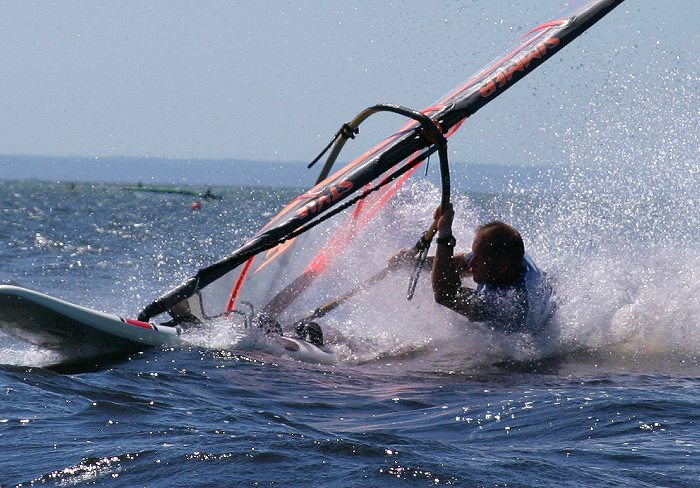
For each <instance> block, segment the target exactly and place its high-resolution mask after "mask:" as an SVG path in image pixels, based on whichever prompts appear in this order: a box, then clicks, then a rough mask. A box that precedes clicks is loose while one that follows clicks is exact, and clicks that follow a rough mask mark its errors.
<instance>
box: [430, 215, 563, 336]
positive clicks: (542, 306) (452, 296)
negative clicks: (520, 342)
mask: <svg viewBox="0 0 700 488" xmlns="http://www.w3.org/2000/svg"><path fill="white" fill-rule="evenodd" d="M435 218H436V219H437V239H436V242H437V251H436V253H435V258H434V260H433V271H432V285H433V293H434V295H435V301H436V302H437V303H439V304H440V305H443V306H445V307H448V308H450V309H452V310H454V311H455V312H457V313H460V314H462V315H464V316H466V317H467V318H468V319H469V320H470V321H472V322H486V323H488V324H489V325H491V326H492V327H494V328H495V329H497V330H500V331H502V332H507V333H511V332H539V331H540V330H541V329H542V328H543V327H544V326H545V325H546V323H547V320H548V319H549V318H550V316H551V315H552V304H551V295H552V289H551V286H550V284H549V282H548V281H547V279H546V276H545V274H544V273H542V272H541V271H540V270H539V269H538V268H537V266H536V265H535V263H534V262H533V261H532V259H531V258H530V257H529V256H528V255H527V254H526V253H525V246H524V244H523V239H522V237H521V236H520V233H519V232H518V231H517V230H516V229H515V228H513V227H511V226H510V225H508V224H505V223H503V222H499V221H493V222H490V223H488V224H485V225H482V226H480V227H478V228H477V231H476V235H475V236H474V241H473V242H472V250H471V252H469V253H466V254H457V255H455V254H454V250H455V244H456V240H455V238H454V236H453V235H452V222H453V220H454V210H453V208H452V205H448V206H447V207H446V208H445V209H444V211H443V210H442V208H440V207H438V208H437V209H436V211H435ZM465 275H466V276H471V278H472V279H473V281H474V282H475V283H476V284H477V287H476V289H472V288H468V287H466V286H463V285H462V281H461V278H460V276H465Z"/></svg>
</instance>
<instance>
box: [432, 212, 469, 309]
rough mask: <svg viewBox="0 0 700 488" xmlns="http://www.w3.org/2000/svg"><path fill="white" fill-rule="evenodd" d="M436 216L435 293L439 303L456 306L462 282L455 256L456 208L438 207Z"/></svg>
mask: <svg viewBox="0 0 700 488" xmlns="http://www.w3.org/2000/svg"><path fill="white" fill-rule="evenodd" d="M435 218H436V219H438V227H437V228H438V231H437V239H436V242H437V250H436V251H435V260H434V261H433V274H432V280H433V294H434V295H435V301H436V302H437V303H439V304H440V305H444V306H446V307H449V308H454V306H455V299H456V298H457V294H458V292H459V290H460V288H461V286H462V282H461V281H460V279H459V273H458V271H457V266H455V260H454V258H453V254H454V237H453V236H452V221H453V220H454V209H453V208H452V205H451V204H450V205H448V206H447V207H446V208H445V209H442V208H441V207H438V208H437V209H436V210H435Z"/></svg>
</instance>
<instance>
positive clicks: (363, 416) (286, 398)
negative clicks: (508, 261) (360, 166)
mask: <svg viewBox="0 0 700 488" xmlns="http://www.w3.org/2000/svg"><path fill="white" fill-rule="evenodd" d="M625 171H627V170H624V169H621V170H620V171H619V172H618V173H616V174H615V178H614V181H616V182H617V183H615V184H614V186H615V188H614V189H613V190H614V191H612V190H610V191H608V189H607V188H606V187H605V186H604V185H603V182H604V181H606V179H605V178H599V179H598V180H597V181H598V186H597V187H596V188H595V190H594V191H589V189H591V188H592V187H593V186H594V185H592V184H591V183H589V184H586V183H584V181H585V180H584V178H583V176H581V175H580V174H579V173H578V172H577V171H571V172H570V173H569V174H567V175H565V176H564V177H563V178H560V180H559V183H557V184H556V185H551V186H553V187H556V188H558V189H559V191H553V190H551V188H550V185H548V186H547V189H542V188H539V189H538V188H537V187H532V188H529V190H528V191H520V190H518V189H517V188H514V189H512V191H507V192H503V193H498V194H488V193H468V192H466V193H465V192H457V193H456V194H455V196H454V201H455V206H456V208H457V215H458V217H457V220H458V223H457V224H456V226H455V233H456V234H457V237H458V242H459V244H458V246H465V247H468V245H469V242H470V239H471V237H472V236H473V227H474V225H475V224H477V223H479V222H483V221H485V220H490V219H494V218H498V219H502V220H506V221H508V222H511V223H512V224H513V225H515V226H517V227H518V228H519V229H520V230H521V231H522V233H523V236H524V238H525V241H526V245H527V247H528V250H529V251H530V253H531V254H532V255H533V256H534V257H535V259H536V260H537V261H538V263H539V264H540V265H541V267H543V268H544V269H545V270H547V272H548V273H550V275H551V276H553V277H554V278H555V280H556V290H557V302H558V309H557V314H556V317H555V324H554V327H555V332H556V333H552V334H550V335H549V336H548V339H547V340H546V341H543V342H538V341H533V340H532V339H531V338H528V337H525V336H521V337H510V336H504V335H499V334H498V333H496V332H494V331H492V330H490V329H488V328H487V327H484V326H480V325H478V324H468V323H466V322H465V321H460V320H455V318H454V316H452V315H450V314H449V313H448V312H446V311H441V310H440V308H439V307H437V306H436V305H434V304H433V303H432V300H431V299H430V289H429V283H427V281H426V278H427V277H426V276H424V277H423V281H421V283H420V284H419V287H418V293H417V295H418V296H417V297H416V298H415V299H414V300H416V301H417V302H416V303H415V304H413V305H411V306H407V305H406V301H405V298H404V295H405V293H404V291H405V282H401V283H400V284H399V285H396V286H395V285H391V284H379V285H378V288H377V289H376V290H375V291H374V292H373V293H365V294H361V295H360V296H358V297H357V299H356V301H355V303H352V304H348V305H347V308H346V309H345V311H343V310H342V308H341V309H340V310H339V311H338V313H337V314H335V315H334V314H329V316H328V317H326V318H325V319H324V320H323V321H321V323H322V325H323V326H324V327H325V326H328V327H332V328H334V329H336V330H340V331H341V332H342V334H341V335H340V336H339V338H338V339H336V343H335V344H334V347H335V348H336V350H337V352H338V354H339V357H340V360H339V362H338V364H336V365H332V366H320V365H314V364H306V363H301V362H297V361H294V360H292V359H290V358H286V357H284V356H283V355H279V354H275V351H272V350H270V349H269V348H266V347H265V344H264V340H261V339H260V338H259V337H253V336H251V335H250V334H248V335H246V334H245V333H241V331H240V329H237V331H235V332H234V331H231V330H230V329H231V328H227V327H225V326H222V325H218V326H217V327H216V328H215V330H214V331H205V332H201V333H200V335H195V336H194V337H193V338H192V340H191V344H188V345H187V346H183V347H176V348H164V349H158V348H156V349H150V350H146V351H143V352H140V353H136V354H132V355H129V356H123V357H116V358H108V359H104V360H101V361H92V362H86V363H83V364H82V365H77V366H71V367H61V366H60V365H61V364H63V363H65V361H66V360H68V359H70V358H66V357H63V356H62V355H61V353H59V352H56V351H46V350H41V349H38V348H36V347H33V346H28V345H25V344H23V343H20V342H18V341H16V340H13V339H11V338H10V337H7V336H4V335H2V336H0V363H2V366H0V384H1V385H2V400H0V439H1V443H2V446H3V448H2V451H1V452H0V483H2V486H14V485H22V486H31V485H58V486H72V485H81V484H97V485H112V486H254V485H257V486H260V485H266V486H269V485H272V486H310V485H315V486H327V485H328V486H405V485H407V484H408V485H411V486H432V485H456V486H553V485H557V486H581V485H589V486H603V485H609V486H635V487H636V486H693V485H698V484H700V468H699V467H698V465H699V462H700V455H699V453H700V449H699V448H698V445H697V442H698V441H697V438H698V433H699V432H700V431H699V429H698V422H700V410H699V409H698V408H697V402H698V399H699V398H700V359H699V353H700V331H699V329H698V323H699V319H700V306H699V303H698V295H699V291H700V277H699V276H698V273H697V270H698V267H699V266H698V265H699V264H700V263H699V262H698V259H699V258H698V256H699V254H698V237H699V236H698V230H697V229H698V226H697V224H698V222H697V215H698V212H697V210H698V208H697V207H698V202H697V198H696V197H697V195H696V194H695V195H693V191H694V188H696V186H692V185H690V184H688V185H687V188H686V189H684V188H683V187H682V185H684V183H683V182H682V181H679V183H678V185H675V186H674V185H671V184H669V185H666V186H660V185H658V184H657V185H650V189H649V191H648V192H647V193H645V192H644V191H643V190H640V193H639V194H636V193H635V195H636V196H635V197H634V198H632V197H631V196H630V195H629V194H623V192H621V191H620V190H619V185H621V184H622V183H621V182H624V181H625V178H627V181H628V182H631V181H633V179H634V175H633V173H629V174H627V173H625ZM674 171H675V172H676V176H677V174H678V173H679V172H680V173H683V171H684V170H683V167H681V168H680V169H679V168H676V169H674ZM560 176H561V175H560ZM589 176H590V174H589ZM685 176H686V177H690V176H695V177H697V174H694V175H693V174H686V175H685ZM683 181H685V180H683ZM562 182H565V183H566V184H564V183H562ZM696 184H697V182H696ZM652 187H653V188H652ZM562 188H563V189H564V190H563V191H562ZM652 189H653V190H654V191H652ZM656 189H659V191H656ZM0 190H1V191H0V199H1V202H2V205H1V209H2V210H1V211H2V226H1V227H0V236H1V237H2V248H1V253H2V259H1V261H0V280H1V281H3V282H13V283H17V284H20V285H23V286H26V287H29V288H33V289H36V290H39V291H42V292H45V293H48V294H51V295H54V296H57V297H60V298H63V299H66V300H69V301H72V302H75V303H79V304H82V305H85V306H88V307H91V308H95V309H98V310H104V311H108V312H111V313H115V314H119V315H127V316H134V315H135V314H137V313H138V311H139V310H140V308H141V307H142V306H144V305H145V304H146V303H148V301H149V300H151V299H153V298H155V297H156V296H158V295H159V294H160V293H162V292H163V291H165V290H167V289H168V288H170V287H171V286H173V285H175V284H177V283H178V282H179V281H181V280H182V279H184V278H185V277H187V276H188V275H190V274H192V273H193V272H194V271H195V270H196V269H197V268H198V267H199V266H202V265H206V264H208V263H210V262H212V261H213V260H215V259H217V258H220V257H222V256H223V255H225V254H226V253H227V252H230V250H232V249H234V248H235V247H236V246H237V245H239V244H240V243H241V242H242V241H243V240H244V238H246V237H248V236H249V235H250V233H251V232H252V230H253V229H257V228H259V227H260V226H261V225H262V224H263V223H264V222H265V221H266V220H267V219H269V218H270V217H271V215H272V212H274V211H275V210H276V209H278V208H279V207H280V206H281V205H282V204H283V203H284V202H286V201H287V200H289V199H290V198H292V197H293V196H294V195H295V190H292V189H277V190H270V189H256V188H234V187H231V188H216V192H217V193H221V194H222V195H223V198H222V199H221V200H218V201H205V202H203V206H202V209H201V210H199V211H194V210H192V208H191V204H192V201H191V200H192V197H188V196H182V195H162V194H159V195H148V194H144V193H132V192H129V191H126V190H124V189H123V188H122V187H121V186H119V185H109V184H85V183H81V184H75V185H73V184H68V183H46V182H37V181H25V182H13V181H5V182H0ZM399 197H400V199H401V201H402V206H400V207H397V208H398V210H397V211H396V215H395V218H396V219H399V220H401V219H403V220H404V224H405V226H407V227H409V228H410V227H411V225H412V226H413V228H415V231H416V232H415V233H416V235H419V233H420V231H421V230H422V229H421V228H420V226H417V225H416V224H415V221H414V224H411V223H410V220H411V219H412V218H414V219H418V220H420V219H421V218H423V219H425V218H429V214H430V213H431V212H432V206H434V205H435V203H436V202H437V201H438V198H437V197H438V192H437V188H435V187H434V186H433V185H432V184H430V183H425V182H417V183H415V184H410V185H409V186H408V187H407V188H406V189H405V191H404V192H402V194H401V195H400V196H399ZM412 205H413V206H412ZM56 365H59V366H56Z"/></svg>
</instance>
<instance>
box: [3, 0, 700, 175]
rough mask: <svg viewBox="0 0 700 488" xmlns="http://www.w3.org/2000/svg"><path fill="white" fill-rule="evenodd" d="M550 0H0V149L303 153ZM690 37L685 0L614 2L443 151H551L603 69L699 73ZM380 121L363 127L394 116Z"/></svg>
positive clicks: (410, 92)
mask: <svg viewBox="0 0 700 488" xmlns="http://www.w3.org/2000/svg"><path fill="white" fill-rule="evenodd" d="M564 3H565V2H564V0H541V1H537V2H536V1H534V0H522V1H510V0H509V1H505V0H503V1H494V0H461V1H451V0H447V1H443V2H437V1H422V2H406V1H392V2H375V1H358V2H319V3H317V2H308V1H304V0H294V1H260V0H256V1H240V2H239V1H207V2H195V1H169V2H161V1H158V2H155V1H143V0H139V1H119V2H114V1H111V0H110V1H93V0H91V1H71V2H68V1H66V2H59V1H54V2H50V1H38V2H31V3H30V2H17V1H10V0H2V1H0V25H1V28H0V53H2V54H1V57H2V61H1V62H0V107H1V109H2V117H1V118H0V153H2V154H49V155H78V156H107V155H112V156H117V155H119V156H152V157H168V158H240V159H254V160H274V161H287V160H309V159H311V158H313V156H315V154H316V153H317V152H318V151H319V150H320V149H321V148H322V147H323V146H324V145H325V143H326V142H327V141H328V140H329V139H330V137H331V136H332V135H333V134H334V133H335V132H336V131H337V129H338V128H339V126H340V125H341V124H342V123H343V122H345V121H347V120H349V119H350V118H352V117H353V116H354V115H355V114H356V113H357V112H359V111H360V110H361V109H363V108H365V107H366V106H369V105H372V104H374V103H376V102H382V101H385V102H394V103H399V104H402V105H407V106H411V107H414V108H422V107H424V106H427V105H429V104H430V103H431V102H433V101H434V100H436V99H437V98H439V97H440V96H442V95H443V94H444V93H445V92H447V91H448V90H450V89H451V88H452V87H454V86H456V85H457V84H459V83H461V82H462V81H463V80H465V79H466V78H468V77H469V76H470V75H471V74H473V73H474V72H475V71H477V70H478V69H479V68H481V67H483V66H484V65H486V64H487V63H489V62H490V61H491V60H493V59H494V58H495V56H497V55H498V54H500V53H501V52H502V51H503V50H504V49H506V48H507V47H509V45H510V44H511V43H512V42H513V40H514V39H516V38H517V37H518V36H520V35H522V34H523V33H524V32H526V31H527V30H529V29H530V28H532V27H534V26H535V25H537V24H538V23H540V22H542V21H545V20H547V19H549V18H551V17H553V16H555V15H556V13H557V12H559V11H560V9H561V7H562V6H563V4H564ZM699 32H700V1H698V0H664V1H660V0H627V1H626V2H625V3H623V4H622V5H621V6H620V7H618V8H617V9H616V10H615V11H614V12H613V13H612V14H610V15H609V16H608V17H606V18H605V19H603V20H602V21H601V22H599V23H598V24H596V25H595V26H594V27H593V28H592V29H591V30H589V31H588V32H587V33H586V34H584V35H583V36H582V37H581V38H579V39H578V40H577V41H575V42H574V43H573V44H571V45H570V46H568V47H567V48H565V50H564V51H563V52H562V53H560V54H559V55H558V57H556V58H554V59H552V60H550V61H549V62H547V63H545V65H543V66H542V67H541V68H539V69H538V70H537V71H536V72H534V73H533V74H531V75H530V76H528V77H527V78H525V79H524V80H523V81H521V82H519V83H518V84H517V85H516V86H515V87H513V88H512V89H510V90H509V91H508V92H507V93H506V94H504V95H503V96H501V97H499V98H498V99H497V100H495V101H494V102H493V103H491V104H489V105H488V106H487V107H485V108H484V109H482V111H480V112H479V113H477V114H476V115H475V116H474V117H473V118H472V119H471V120H470V121H469V122H468V123H467V124H465V125H464V126H463V128H462V129H461V130H460V132H459V133H458V134H457V135H456V136H455V137H454V138H453V139H452V140H451V149H452V151H453V153H454V156H453V159H456V160H459V161H462V162H471V161H476V162H483V163H489V162H503V163H516V164H517V163H525V164H532V163H542V162H545V163H546V162H551V161H554V160H556V158H557V152H558V148H557V140H556V137H555V133H556V132H557V131H561V130H566V129H569V130H572V129H573V130H576V128H577V127H578V126H579V125H580V124H583V123H584V122H585V121H584V120H583V119H582V117H581V115H580V113H581V110H580V107H582V106H585V105H586V104H587V103H589V102H590V100H592V99H595V97H596V96H598V95H596V93H597V92H598V91H599V90H601V88H602V87H604V86H610V85H611V84H615V79H616V78H617V77H625V78H627V79H629V77H630V76H633V75H634V73H635V72H642V71H643V72H645V73H646V75H645V76H647V77H649V76H651V77H653V76H660V77H662V76H664V73H666V72H667V70H668V67H672V66H689V67H688V68H687V70H688V71H689V72H691V73H693V72H694V73H695V74H697V67H698V64H699V63H698V59H699V57H700V54H699V53H700V33H699ZM598 94H600V92H598ZM381 117H384V118H380V119H378V121H377V122H375V123H374V125H372V126H371V127H370V128H369V129H368V130H367V131H365V132H366V133H368V134H371V135H373V136H374V135H378V134H386V133H388V132H391V131H393V130H394V129H395V128H397V127H398V126H399V125H400V123H401V121H400V120H399V119H397V118H395V117H396V116H393V117H394V118H392V116H388V115H383V116H381ZM365 132H363V134H362V135H365ZM365 140H366V142H367V144H369V143H370V142H373V140H371V139H370V138H367V139H365Z"/></svg>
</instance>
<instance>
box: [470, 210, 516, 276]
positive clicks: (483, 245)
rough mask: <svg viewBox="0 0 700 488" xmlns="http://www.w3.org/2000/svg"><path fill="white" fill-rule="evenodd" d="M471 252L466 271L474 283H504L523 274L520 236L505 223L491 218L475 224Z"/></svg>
mask: <svg viewBox="0 0 700 488" xmlns="http://www.w3.org/2000/svg"><path fill="white" fill-rule="evenodd" d="M472 253H473V257H472V259H471V261H470V263H469V271H470V272H471V274H472V278H473V279H474V281H475V282H476V283H483V284H487V285H505V284H509V283H512V282H513V281H515V280H516V279H518V278H519V277H520V275H521V274H522V270H523V258H524V257H525V246H524V244H523V238H522V237H520V233H519V232H518V231H517V230H515V229H514V228H513V227H511V226H510V225H508V224H504V223H503V222H499V221H493V222H489V223H488V224H485V225H482V226H480V227H478V228H477V230H476V235H475V236H474V242H473V243H472Z"/></svg>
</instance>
